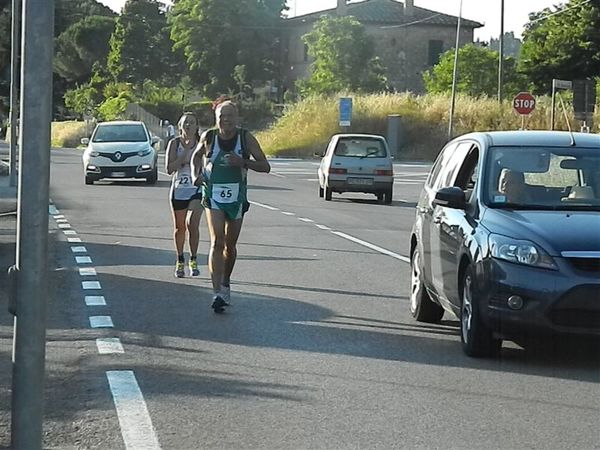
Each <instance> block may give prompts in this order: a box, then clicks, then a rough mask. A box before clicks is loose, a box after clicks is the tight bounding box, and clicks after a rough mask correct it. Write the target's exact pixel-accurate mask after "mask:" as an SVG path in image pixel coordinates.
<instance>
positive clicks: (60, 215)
mask: <svg viewBox="0 0 600 450" xmlns="http://www.w3.org/2000/svg"><path fill="white" fill-rule="evenodd" d="M53 217H54V218H55V219H64V218H65V216H64V215H62V214H57V215H56V216H53Z"/></svg>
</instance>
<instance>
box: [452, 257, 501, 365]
mask: <svg viewBox="0 0 600 450" xmlns="http://www.w3.org/2000/svg"><path fill="white" fill-rule="evenodd" d="M474 280H475V279H474V276H473V269H472V268H471V266H468V267H467V268H466V269H465V272H464V275H463V277H462V283H461V285H460V286H461V289H462V306H461V314H460V340H461V342H462V348H463V351H464V352H465V353H466V354H467V355H468V356H472V357H475V358H486V357H492V356H497V355H498V353H500V348H501V347H502V339H497V338H494V335H493V333H492V330H490V329H489V328H488V327H487V326H486V325H485V323H483V320H482V319H481V310H480V305H479V302H478V301H477V291H476V289H475V282H474Z"/></svg>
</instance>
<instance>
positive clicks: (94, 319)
mask: <svg viewBox="0 0 600 450" xmlns="http://www.w3.org/2000/svg"><path fill="white" fill-rule="evenodd" d="M90 327H92V328H113V327H114V324H113V321H112V318H111V317H110V316H90Z"/></svg>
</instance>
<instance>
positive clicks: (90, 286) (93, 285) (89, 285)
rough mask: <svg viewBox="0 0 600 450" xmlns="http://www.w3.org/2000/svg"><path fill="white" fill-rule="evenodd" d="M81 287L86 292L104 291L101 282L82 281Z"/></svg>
mask: <svg viewBox="0 0 600 450" xmlns="http://www.w3.org/2000/svg"><path fill="white" fill-rule="evenodd" d="M81 287H82V288H83V289H85V290H97V289H102V286H101V285H100V282H99V281H82V282H81Z"/></svg>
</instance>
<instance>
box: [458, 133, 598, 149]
mask: <svg viewBox="0 0 600 450" xmlns="http://www.w3.org/2000/svg"><path fill="white" fill-rule="evenodd" d="M468 138H473V139H477V140H482V141H486V142H487V144H488V146H496V147H508V146H510V147H512V146H516V147H519V146H532V147H537V146H540V147H541V146H545V147H573V141H574V142H575V147H598V148H599V149H600V135H598V134H590V133H569V132H568V131H538V130H519V131H489V132H478V133H469V134H465V135H463V136H460V137H459V138H457V139H461V140H462V139H468Z"/></svg>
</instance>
